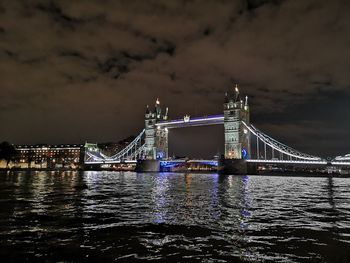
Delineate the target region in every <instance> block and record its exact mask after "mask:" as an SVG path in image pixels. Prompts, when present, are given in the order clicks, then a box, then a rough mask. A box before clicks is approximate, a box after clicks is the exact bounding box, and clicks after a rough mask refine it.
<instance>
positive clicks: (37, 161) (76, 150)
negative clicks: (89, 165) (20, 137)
mask: <svg viewBox="0 0 350 263" xmlns="http://www.w3.org/2000/svg"><path fill="white" fill-rule="evenodd" d="M15 148H16V150H17V151H18V155H17V158H16V160H15V162H14V163H13V164H12V166H15V167H18V168H47V169H55V168H70V169H77V168H79V167H81V166H82V165H83V163H84V145H80V144H74V145H73V144H64V145H63V144H61V145H46V144H38V145H16V146H15Z"/></svg>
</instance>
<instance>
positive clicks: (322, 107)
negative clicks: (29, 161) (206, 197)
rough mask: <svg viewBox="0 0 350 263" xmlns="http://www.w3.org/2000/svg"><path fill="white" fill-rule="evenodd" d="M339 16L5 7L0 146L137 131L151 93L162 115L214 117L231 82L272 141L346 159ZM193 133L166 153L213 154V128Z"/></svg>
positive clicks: (343, 15)
mask: <svg viewBox="0 0 350 263" xmlns="http://www.w3.org/2000/svg"><path fill="white" fill-rule="evenodd" d="M348 11H350V3H348V2H346V1H341V0H339V1H326V0H321V1H317V0H310V1H301V2H295V1H292V0H278V1H276V0H271V1H269V0H248V1H243V0H242V1H234V2H232V1H221V2H218V1H205V2H197V1H168V0H167V1H157V2H155V1H150V2H147V3H146V2H138V3H137V4H136V3H128V2H125V1H108V0H106V1H102V2H101V1H97V0H96V1H94V0H92V1H87V2H84V3H72V2H70V1H53V0H52V1H42V0H36V1H31V3H25V2H22V1H4V2H2V3H0V40H1V46H0V69H1V72H3V74H2V76H1V80H0V88H1V95H0V98H1V105H0V122H1V124H2V125H1V128H0V141H9V142H11V143H14V144H36V143H47V144H68V143H84V142H85V141H88V142H110V141H115V142H117V141H119V140H122V139H124V138H126V137H128V136H130V135H137V134H138V133H139V132H140V131H141V130H142V129H143V127H144V113H145V108H146V105H150V107H153V104H154V103H155V99H156V98H158V97H159V98H160V102H161V105H162V106H168V107H169V116H170V117H171V118H178V117H180V118H181V117H182V116H184V115H185V114H189V115H191V116H203V115H212V114H221V113H222V109H223V100H224V94H225V92H226V91H228V90H230V89H233V85H234V84H235V83H238V84H239V85H240V90H241V93H242V94H247V95H248V96H249V101H250V106H251V121H252V123H254V125H256V126H257V127H258V128H259V129H261V130H262V131H264V132H265V133H267V134H269V135H270V136H271V137H273V138H275V139H277V140H279V141H281V142H283V143H285V144H287V145H289V146H291V147H293V148H296V149H297V150H300V151H302V152H306V153H310V154H314V155H319V156H322V157H327V156H336V155H343V154H346V153H349V152H350V140H348V139H347V137H348V134H349V129H350V119H349V118H347V116H348V115H349V114H350V104H349V101H350V90H349V87H350V75H349V74H348V73H347V67H348V65H349V64H350V54H348V53H349V51H348V50H349V49H348V46H349V42H350V40H349V38H348V36H349V33H350V20H349V18H348V15H347V14H348ZM191 129H192V128H191ZM191 129H189V130H184V131H181V132H180V131H179V132H176V134H175V137H171V136H170V150H171V149H173V150H172V151H173V152H174V153H177V152H179V154H180V153H182V151H185V150H186V148H184V147H190V148H189V152H193V155H198V156H200V154H202V155H206V156H209V155H212V152H213V151H215V152H216V151H217V148H220V147H221V146H220V145H219V144H220V143H221V140H222V138H221V137H220V136H221V135H220V132H219V129H220V128H211V127H210V128H200V130H197V128H196V129H192V130H191ZM196 131H197V132H196ZM199 131H200V137H201V138H203V139H204V138H207V142H209V143H208V145H207V146H203V145H202V144H200V142H198V141H197V140H196V139H198V138H197V137H198V132H199ZM176 136H178V137H176ZM187 142H188V143H187ZM192 142H194V144H193V143H192Z"/></svg>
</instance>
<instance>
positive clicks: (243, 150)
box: [242, 148, 249, 160]
mask: <svg viewBox="0 0 350 263" xmlns="http://www.w3.org/2000/svg"><path fill="white" fill-rule="evenodd" d="M248 158H249V156H248V152H247V150H246V149H245V148H243V149H242V159H243V160H248Z"/></svg>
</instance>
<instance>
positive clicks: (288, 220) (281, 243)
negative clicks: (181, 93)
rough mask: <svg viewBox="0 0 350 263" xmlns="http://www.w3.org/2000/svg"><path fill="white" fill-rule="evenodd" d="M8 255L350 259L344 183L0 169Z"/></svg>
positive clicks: (0, 224) (2, 249)
mask: <svg viewBox="0 0 350 263" xmlns="http://www.w3.org/2000/svg"><path fill="white" fill-rule="evenodd" d="M0 197H1V198H0V202H1V203H0V207H1V208H0V235H1V237H0V240H1V241H0V242H1V246H0V256H1V258H3V259H7V260H8V261H23V260H40V261H43V260H48V261H73V262H74V261H79V262H80V261H104V260H107V261H111V260H117V261H125V262H130V261H137V260H139V261H144V260H146V259H147V260H159V261H161V262H164V261H198V262H201V261H208V262H211V261H213V262H217V261H222V262H232V261H235V262H237V261H238V262H239V261H242V262H350V179H347V178H344V179H341V178H303V177H272V176H271V177H268V176H264V177H259V176H221V175H217V174H193V173H189V174H179V173H161V174H158V173H154V174H153V173H131V172H84V173H78V172H62V173H59V172H33V173H27V172H16V173H2V174H0Z"/></svg>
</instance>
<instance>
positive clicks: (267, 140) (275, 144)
mask: <svg viewBox="0 0 350 263" xmlns="http://www.w3.org/2000/svg"><path fill="white" fill-rule="evenodd" d="M242 123H243V125H244V126H245V127H246V128H247V129H248V130H249V132H250V133H252V134H253V135H255V136H256V137H257V139H259V140H260V141H261V142H263V143H264V153H265V159H266V145H268V146H269V147H271V149H272V152H271V155H272V159H274V158H275V152H274V151H275V150H276V151H277V152H279V154H280V158H281V159H283V154H285V155H287V156H289V158H296V159H299V160H308V161H320V160H322V158H320V157H317V156H313V155H310V154H306V153H302V152H299V151H297V150H295V149H293V148H292V147H289V146H287V145H285V144H283V143H281V142H279V141H277V140H275V139H273V138H271V137H270V136H268V135H266V134H265V133H263V132H261V131H260V130H258V129H257V128H255V127H254V126H253V125H247V124H246V123H245V122H244V121H242ZM259 154H260V150H259V141H257V155H258V159H260V158H259Z"/></svg>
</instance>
